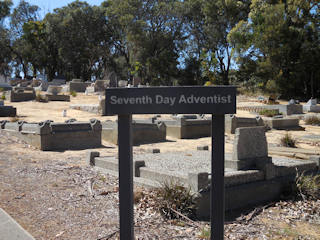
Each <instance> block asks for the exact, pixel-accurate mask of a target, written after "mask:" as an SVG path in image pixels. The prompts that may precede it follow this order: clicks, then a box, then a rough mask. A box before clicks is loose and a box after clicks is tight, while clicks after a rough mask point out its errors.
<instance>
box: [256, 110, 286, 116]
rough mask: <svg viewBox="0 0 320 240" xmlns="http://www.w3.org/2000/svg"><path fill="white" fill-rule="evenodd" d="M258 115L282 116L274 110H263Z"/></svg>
mask: <svg viewBox="0 0 320 240" xmlns="http://www.w3.org/2000/svg"><path fill="white" fill-rule="evenodd" d="M259 115H263V116H266V117H274V116H276V115H282V113H279V110H276V109H263V110H261V111H259Z"/></svg>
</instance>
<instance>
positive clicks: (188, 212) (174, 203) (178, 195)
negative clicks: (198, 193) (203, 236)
mask: <svg viewBox="0 0 320 240" xmlns="http://www.w3.org/2000/svg"><path fill="white" fill-rule="evenodd" d="M156 194H157V198H158V199H159V200H158V201H157V206H156V208H157V209H158V210H159V211H160V213H161V214H162V215H163V216H164V217H166V218H168V219H179V218H180V217H181V216H179V214H177V212H179V213H181V214H183V215H184V216H186V217H189V218H194V216H195V202H194V200H195V195H194V194H192V193H191V189H190V188H186V187H184V186H183V185H182V184H180V183H178V182H172V181H171V182H165V183H163V184H162V187H160V188H158V189H157V190H156Z"/></svg>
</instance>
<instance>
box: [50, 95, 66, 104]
mask: <svg viewBox="0 0 320 240" xmlns="http://www.w3.org/2000/svg"><path fill="white" fill-rule="evenodd" d="M46 99H47V101H64V102H70V95H51V94H46Z"/></svg>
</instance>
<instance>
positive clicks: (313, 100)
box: [306, 98, 317, 106]
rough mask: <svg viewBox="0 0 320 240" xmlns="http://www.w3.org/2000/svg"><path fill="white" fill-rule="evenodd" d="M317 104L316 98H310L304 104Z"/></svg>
mask: <svg viewBox="0 0 320 240" xmlns="http://www.w3.org/2000/svg"><path fill="white" fill-rule="evenodd" d="M315 105H317V99H316V98H311V99H309V101H308V102H307V103H306V106H315Z"/></svg>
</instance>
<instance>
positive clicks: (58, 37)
mask: <svg viewBox="0 0 320 240" xmlns="http://www.w3.org/2000/svg"><path fill="white" fill-rule="evenodd" d="M45 23H46V25H47V32H48V35H49V36H50V37H51V38H52V39H54V41H56V47H57V50H58V56H59V57H58V72H59V73H60V74H63V75H65V76H66V77H67V79H68V80H70V79H71V78H81V79H83V80H91V76H92V75H93V74H94V72H95V71H100V69H98V70H97V67H98V68H101V61H104V58H103V55H104V54H105V52H106V51H107V48H108V41H109V36H108V33H107V31H106V30H107V29H106V19H105V16H104V11H103V9H102V8H100V7H91V6H90V5H88V4H87V3H86V2H81V1H74V2H72V3H70V4H69V5H67V6H66V7H63V8H60V9H55V10H54V13H52V14H47V15H46V17H45ZM102 65H103V63H102Z"/></svg>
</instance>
